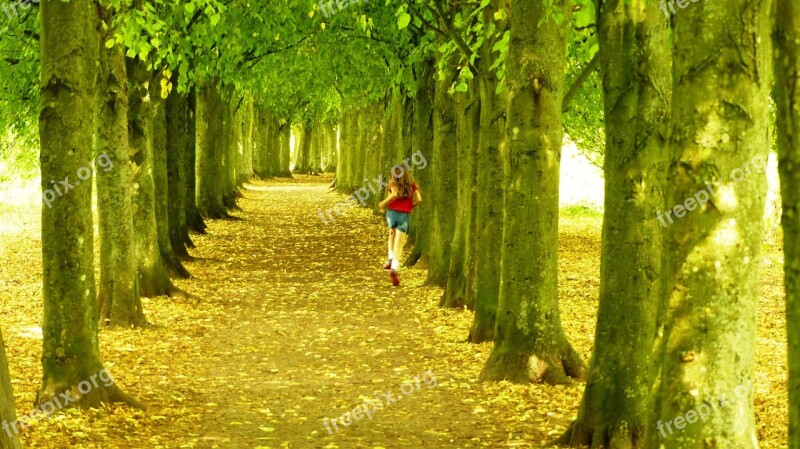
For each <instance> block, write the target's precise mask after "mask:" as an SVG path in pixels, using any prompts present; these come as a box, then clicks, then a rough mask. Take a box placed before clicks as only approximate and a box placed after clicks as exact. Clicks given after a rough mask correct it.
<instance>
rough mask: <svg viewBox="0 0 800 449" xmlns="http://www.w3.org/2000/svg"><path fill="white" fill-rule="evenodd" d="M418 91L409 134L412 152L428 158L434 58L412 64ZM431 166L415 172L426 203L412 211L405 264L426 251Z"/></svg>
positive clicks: (431, 215) (430, 144)
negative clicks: (408, 250) (410, 245)
mask: <svg viewBox="0 0 800 449" xmlns="http://www.w3.org/2000/svg"><path fill="white" fill-rule="evenodd" d="M414 70H415V74H416V79H417V92H416V95H415V96H414V100H413V101H414V106H413V108H414V115H413V124H412V134H411V152H412V153H413V154H416V153H419V154H421V155H422V156H423V157H424V158H425V160H426V161H428V162H430V160H431V156H433V95H434V86H435V84H434V81H433V78H434V73H435V70H434V61H433V59H425V60H423V61H422V62H421V63H420V64H418V66H417V67H415V69H414ZM431 171H432V170H431V167H430V166H427V167H425V168H423V169H421V170H417V171H416V172H415V173H414V178H415V179H416V180H417V183H418V184H419V188H420V191H421V192H422V194H423V195H424V196H423V201H425V205H424V206H422V207H420V208H418V209H417V210H415V211H414V219H413V220H412V221H411V228H410V229H409V242H410V243H412V244H413V245H414V249H413V250H412V251H411V253H410V254H409V257H408V259H407V261H406V264H407V265H414V264H415V263H417V261H419V260H420V258H422V257H423V256H424V255H425V254H427V253H428V251H429V250H428V247H429V245H430V226H431V225H430V221H431V220H432V219H433V204H434V202H433V198H432V197H431V196H430V192H431V189H430V185H431Z"/></svg>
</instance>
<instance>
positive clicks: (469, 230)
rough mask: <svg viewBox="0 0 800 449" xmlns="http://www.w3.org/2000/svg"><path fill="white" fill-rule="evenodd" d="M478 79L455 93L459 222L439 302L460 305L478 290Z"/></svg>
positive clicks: (457, 219) (473, 301)
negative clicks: (474, 284)
mask: <svg viewBox="0 0 800 449" xmlns="http://www.w3.org/2000/svg"><path fill="white" fill-rule="evenodd" d="M474 86H475V83H474V82H470V83H469V90H468V91H467V92H464V93H456V94H454V96H453V97H454V98H453V103H454V105H453V106H454V111H455V114H454V115H455V119H456V149H457V153H458V157H457V158H456V159H455V160H454V161H453V162H452V163H453V165H454V167H453V168H452V170H455V171H456V179H457V181H456V186H457V189H456V192H457V195H456V210H455V213H456V222H455V232H454V233H453V241H452V243H451V251H452V254H451V257H450V273H449V275H448V276H447V281H446V286H445V289H444V294H443V295H442V298H441V300H440V303H439V305H440V306H442V307H451V308H460V307H464V306H466V305H467V304H468V303H469V304H473V305H474V304H475V300H474V291H472V290H471V289H470V288H469V287H470V279H469V277H470V274H471V273H470V266H471V264H472V263H473V260H474V254H475V248H474V247H473V245H474V244H475V240H474V239H473V237H474V230H475V215H476V208H475V204H474V200H475V188H476V182H477V180H476V176H475V175H476V172H475V158H476V153H477V147H478V138H477V132H478V131H479V129H480V123H479V121H480V102H479V101H478V96H477V95H476V94H475V91H474Z"/></svg>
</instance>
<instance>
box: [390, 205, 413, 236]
mask: <svg viewBox="0 0 800 449" xmlns="http://www.w3.org/2000/svg"><path fill="white" fill-rule="evenodd" d="M410 221H411V214H407V213H405V212H398V211H396V210H391V209H389V210H388V211H386V222H387V223H388V224H389V228H390V229H397V230H398V231H400V232H403V233H405V234H408V223H409V222H410Z"/></svg>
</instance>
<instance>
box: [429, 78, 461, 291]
mask: <svg viewBox="0 0 800 449" xmlns="http://www.w3.org/2000/svg"><path fill="white" fill-rule="evenodd" d="M453 79H454V70H453V69H452V68H448V69H447V70H446V71H445V76H444V79H440V80H437V81H436V88H435V93H434V107H433V154H432V155H431V161H430V165H431V166H430V167H428V170H431V174H430V176H431V189H430V190H431V193H432V195H431V197H432V198H431V203H430V204H431V206H430V207H431V208H432V209H433V218H432V220H431V230H430V241H429V247H428V279H427V280H426V281H425V283H426V284H431V285H439V286H444V285H445V284H446V282H447V276H448V274H449V272H450V250H451V248H450V244H451V243H452V241H453V235H454V234H455V221H456V207H457V204H456V195H453V192H455V191H456V188H457V187H456V175H455V170H453V169H452V166H451V165H450V164H451V161H454V160H456V157H457V154H456V145H455V142H456V126H455V113H454V110H453V99H452V98H451V97H450V94H449V93H448V89H449V87H450V84H451V83H452V82H453Z"/></svg>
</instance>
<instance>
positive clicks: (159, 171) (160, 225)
mask: <svg viewBox="0 0 800 449" xmlns="http://www.w3.org/2000/svg"><path fill="white" fill-rule="evenodd" d="M150 86H151V90H150V97H151V98H156V101H154V102H153V107H154V108H155V110H154V114H153V116H152V121H151V130H152V136H151V139H150V141H151V142H152V143H151V148H152V154H153V186H154V188H155V190H154V192H155V196H154V204H155V210H156V231H157V232H158V248H159V252H160V253H161V259H162V261H163V263H164V266H165V267H166V268H167V270H168V272H169V273H170V274H172V275H173V276H177V277H182V278H184V279H188V278H190V277H191V275H190V274H189V270H187V269H186V267H184V266H183V264H182V263H181V261H180V260H179V259H178V256H177V255H176V254H175V252H174V251H173V250H172V241H171V240H170V227H171V225H170V223H169V205H168V203H169V202H170V201H175V202H180V199H179V198H175V197H173V198H170V197H169V196H170V195H169V194H170V190H169V180H168V178H169V176H168V168H167V165H168V164H167V158H168V156H167V145H168V143H167V140H168V138H167V105H166V104H165V102H164V101H163V100H162V96H161V95H162V93H161V90H160V83H159V82H158V78H157V77H154V78H153V79H152V80H151V82H150ZM154 86H155V88H153V87H154ZM178 196H180V194H178ZM176 218H177V217H176Z"/></svg>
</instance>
